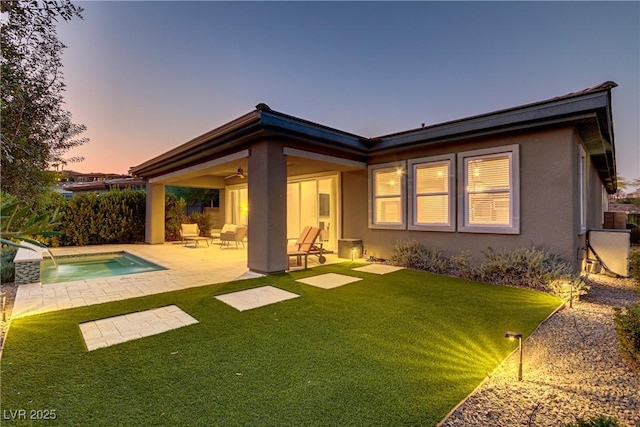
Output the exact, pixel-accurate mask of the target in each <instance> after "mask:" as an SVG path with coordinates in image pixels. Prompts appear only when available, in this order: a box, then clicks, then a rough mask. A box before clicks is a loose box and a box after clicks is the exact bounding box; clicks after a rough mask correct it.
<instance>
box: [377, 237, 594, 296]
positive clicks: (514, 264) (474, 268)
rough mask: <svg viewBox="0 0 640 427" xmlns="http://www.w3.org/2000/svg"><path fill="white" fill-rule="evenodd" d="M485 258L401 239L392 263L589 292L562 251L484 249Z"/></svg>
mask: <svg viewBox="0 0 640 427" xmlns="http://www.w3.org/2000/svg"><path fill="white" fill-rule="evenodd" d="M484 255H485V259H484V260H483V261H482V262H481V263H480V264H478V265H474V264H473V263H472V260H471V255H470V253H469V252H468V251H462V252H460V254H458V255H454V256H451V257H449V258H447V257H445V256H443V255H442V253H441V252H439V251H437V250H434V249H428V248H425V247H424V246H422V245H421V244H420V243H418V242H417V241H415V240H411V239H409V240H405V241H403V242H399V243H397V244H396V246H395V247H394V248H393V253H392V255H391V258H390V259H389V263H390V264H393V265H398V266H402V267H406V268H412V269H415V270H423V271H428V272H431V273H439V274H449V275H452V276H456V277H462V278H465V279H469V280H476V281H482V282H487V283H495V284H503V285H511V286H521V287H527V288H533V289H538V290H542V291H545V292H551V293H555V294H557V295H560V296H564V297H566V299H569V296H570V295H573V297H574V299H575V298H577V297H579V296H580V295H584V294H586V292H587V290H588V287H587V286H586V284H585V283H584V280H583V279H582V278H581V277H576V276H575V275H574V274H573V267H572V266H571V264H569V263H568V262H566V261H564V260H563V259H562V258H561V257H560V256H559V255H557V254H554V253H551V252H547V251H545V250H544V249H539V248H535V247H533V248H530V249H529V248H519V249H514V250H512V251H501V252H500V251H495V250H493V249H491V248H489V249H488V250H487V251H486V252H484Z"/></svg>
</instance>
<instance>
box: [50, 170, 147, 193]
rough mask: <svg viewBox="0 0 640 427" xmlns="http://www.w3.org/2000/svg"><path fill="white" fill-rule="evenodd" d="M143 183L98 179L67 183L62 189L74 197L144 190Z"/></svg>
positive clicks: (134, 179)
mask: <svg viewBox="0 0 640 427" xmlns="http://www.w3.org/2000/svg"><path fill="white" fill-rule="evenodd" d="M145 185H146V183H145V181H144V180H142V179H139V178H133V177H130V176H129V177H127V176H126V175H125V177H124V178H113V179H100V180H95V181H81V182H72V183H67V184H64V185H63V186H62V188H63V189H64V190H65V191H67V192H71V193H73V195H74V196H76V195H78V194H81V193H104V192H107V191H111V190H113V189H117V190H124V189H132V190H144V188H145Z"/></svg>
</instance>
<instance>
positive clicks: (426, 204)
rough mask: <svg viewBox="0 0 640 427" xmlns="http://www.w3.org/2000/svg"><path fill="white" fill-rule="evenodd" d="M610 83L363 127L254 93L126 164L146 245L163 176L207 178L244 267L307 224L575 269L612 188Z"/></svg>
mask: <svg viewBox="0 0 640 427" xmlns="http://www.w3.org/2000/svg"><path fill="white" fill-rule="evenodd" d="M614 87H616V84H615V83H613V82H606V83H603V84H601V85H599V86H596V87H593V88H590V89H586V90H583V91H581V92H576V93H571V94H568V95H564V96H560V97H557V98H553V99H550V100H546V101H542V102H537V103H534V104H528V105H524V106H519V107H515V108H510V109H507V110H501V111H496V112H493V113H488V114H483V115H479V116H474V117H470V118H466V119H461V120H456V121H451V122H447V123H442V124H438V125H433V126H427V127H422V128H418V129H414V130H408V131H405V132H400V133H395V134H391V135H385V136H381V137H377V138H366V137H362V136H359V135H354V134H350V133H347V132H343V131H340V130H337V129H333V128H329V127H326V126H323V125H320V124H317V123H313V122H309V121H307V120H303V119H300V118H296V117H293V116H289V115H286V114H283V113H280V112H277V111H274V110H271V109H270V108H269V107H268V106H267V105H265V104H259V105H258V106H256V110H254V111H252V112H250V113H248V114H246V115H244V116H241V117H239V118H238V119H236V120H234V121H232V122H229V123H227V124H225V125H223V126H221V127H219V128H217V129H214V130H212V131H210V132H208V133H206V134H204V135H201V136H199V137H197V138H195V139H193V140H191V141H189V142H187V143H185V144H183V145H180V146H178V147H176V148H174V149H173V150H170V151H168V152H166V153H164V154H161V155H160V156H158V157H155V158H153V159H151V160H148V161H147V162H144V163H142V164H140V165H138V166H135V167H133V168H131V170H130V172H131V174H132V175H134V176H137V177H140V178H143V179H145V180H146V181H147V225H146V241H147V242H148V243H162V242H164V194H165V186H166V185H175V186H184V187H202V188H218V189H220V190H221V193H220V202H221V206H220V209H221V213H223V215H224V217H223V221H224V222H231V223H245V224H248V225H249V227H248V240H249V242H250V243H249V245H248V258H247V263H248V267H249V268H250V269H251V270H253V271H257V272H261V273H277V272H281V271H284V270H285V269H286V268H287V258H286V239H287V238H288V237H296V236H298V234H299V233H300V230H301V229H302V228H303V227H304V226H306V225H313V226H317V227H320V228H321V229H323V230H324V232H323V237H324V239H325V240H326V242H325V245H326V246H328V247H333V248H336V246H337V241H338V239H341V238H357V239H362V240H363V243H364V247H365V250H366V251H367V254H368V255H373V256H376V257H381V258H387V257H389V256H390V254H391V252H392V250H393V247H394V245H395V244H396V243H397V242H399V241H402V240H405V239H409V238H411V239H415V240H417V241H418V242H420V243H422V244H424V245H425V246H427V247H431V248H437V249H439V250H441V251H443V252H444V253H445V254H448V255H452V254H457V253H459V252H460V251H463V250H464V251H469V252H470V253H471V254H472V255H475V256H476V257H477V258H476V259H479V256H480V253H481V251H485V250H486V249H487V248H488V247H492V248H495V249H514V248H518V247H531V246H532V245H535V246H539V247H543V248H546V249H548V250H551V251H553V252H556V253H558V254H560V255H562V256H563V257H564V258H565V259H566V260H567V261H571V262H572V263H573V264H574V265H575V266H576V269H577V268H579V267H580V265H581V263H582V257H583V254H584V251H583V248H584V247H585V238H586V232H587V230H589V229H590V228H600V227H602V221H603V215H604V211H605V210H606V206H607V193H609V194H612V193H615V191H616V166H615V150H614V134H613V118H612V112H611V89H612V88H614Z"/></svg>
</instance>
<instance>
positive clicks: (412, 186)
mask: <svg viewBox="0 0 640 427" xmlns="http://www.w3.org/2000/svg"><path fill="white" fill-rule="evenodd" d="M407 163H408V164H407V168H408V174H409V175H408V181H409V183H408V187H409V189H408V193H409V197H408V201H409V209H408V210H409V227H408V228H409V230H419V231H446V232H452V231H456V171H455V169H456V168H455V154H453V153H452V154H445V155H441V156H430V157H421V158H417V159H410V160H409V161H408V162H407ZM444 163H447V164H448V167H449V176H448V180H449V182H448V192H447V193H442V195H445V194H446V195H447V200H448V204H449V206H448V209H449V217H448V223H447V224H436V223H433V224H423V223H418V222H417V221H418V213H417V209H418V203H417V198H418V196H420V195H421V194H417V188H416V175H417V174H416V170H417V169H418V168H420V167H423V166H428V165H436V164H444ZM434 195H435V194H434Z"/></svg>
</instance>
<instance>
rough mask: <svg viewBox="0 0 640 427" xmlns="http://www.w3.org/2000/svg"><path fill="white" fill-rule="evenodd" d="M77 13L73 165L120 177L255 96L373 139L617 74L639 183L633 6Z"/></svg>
mask: <svg viewBox="0 0 640 427" xmlns="http://www.w3.org/2000/svg"><path fill="white" fill-rule="evenodd" d="M74 3H75V4H78V5H80V6H82V7H83V8H84V9H85V12H84V20H77V19H76V20H73V21H71V22H62V23H60V24H59V26H58V35H59V38H60V39H61V40H62V41H63V42H64V43H65V44H66V45H67V46H68V48H67V49H66V50H65V52H64V55H63V63H64V74H65V82H66V84H67V92H66V96H65V99H66V101H67V108H68V109H69V110H70V111H71V113H72V114H73V118H74V121H76V122H78V123H83V124H85V125H86V126H87V128H88V131H87V132H86V136H88V137H89V138H91V142H89V143H88V144H87V145H85V146H83V147H81V148H79V149H77V150H75V151H73V152H72V153H70V154H72V155H83V156H84V157H85V161H84V162H82V163H78V164H71V165H69V166H68V168H71V169H74V170H78V171H83V172H92V171H93V172H121V173H126V172H127V170H128V169H129V167H130V166H134V165H137V164H139V163H142V162H144V161H145V160H148V159H150V158H151V157H154V156H156V155H158V154H161V153H163V152H164V151H166V150H168V149H171V148H173V147H175V146H177V145H179V144H182V143H184V142H186V141H188V140H189V139H191V138H193V137H195V136H198V135H200V134H202V133H204V132H206V131H209V130H211V129H213V128H215V127H217V126H219V125H222V124H224V123H226V122H228V121H230V120H233V119H234V118H236V117H238V116H240V115H242V114H245V113H247V112H249V111H251V110H253V109H254V107H255V105H256V104H258V103H260V102H264V103H267V104H268V105H269V106H270V107H271V108H273V109H275V110H278V111H281V112H284V113H287V114H291V115H293V116H297V117H301V118H304V119H308V120H311V121H314V122H318V123H321V124H324V125H327V126H331V127H335V128H338V129H341V130H344V131H348V132H353V133H356V134H359V135H362V136H368V137H373V136H380V135H384V134H388V133H393V132H398V131H403V130H407V129H412V128H417V127H420V125H421V123H426V124H427V125H429V124H437V123H441V122H444V121H448V120H453V119H459V118H464V117H467V116H471V115H475V114H481V113H486V112H490V111H495V110H499V109H503V108H509V107H514V106H517V105H522V104H526V103H530V102H535V101H541V100H545V99H549V98H553V97H555V96H559V95H564V94H567V93H570V92H575V91H579V90H582V89H586V88H588V87H592V86H595V85H597V84H599V83H602V82H604V81H607V80H613V81H615V82H616V83H618V85H619V87H618V88H616V89H614V90H613V112H614V121H615V132H616V141H615V143H616V150H617V158H618V171H619V173H620V174H621V175H623V176H625V177H626V178H636V177H640V124H639V123H640V3H639V2H561V3H555V2H203V1H201V2H74Z"/></svg>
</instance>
